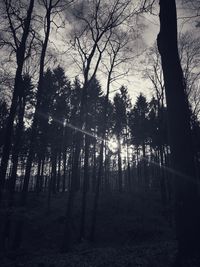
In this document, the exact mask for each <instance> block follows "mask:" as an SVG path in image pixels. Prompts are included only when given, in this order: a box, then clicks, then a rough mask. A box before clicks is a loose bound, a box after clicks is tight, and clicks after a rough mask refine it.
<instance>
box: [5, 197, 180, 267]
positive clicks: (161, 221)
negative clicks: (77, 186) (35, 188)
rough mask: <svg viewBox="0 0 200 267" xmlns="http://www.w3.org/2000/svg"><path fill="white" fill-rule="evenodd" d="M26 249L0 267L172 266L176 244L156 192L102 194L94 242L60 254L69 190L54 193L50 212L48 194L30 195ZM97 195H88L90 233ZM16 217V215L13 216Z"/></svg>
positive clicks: (76, 214) (75, 227)
mask: <svg viewBox="0 0 200 267" xmlns="http://www.w3.org/2000/svg"><path fill="white" fill-rule="evenodd" d="M29 195H30V196H29V205H28V208H27V211H26V223H25V227H24V235H23V243H22V247H21V248H20V249H19V250H18V251H17V252H8V253H7V254H5V255H4V256H3V257H1V260H0V266H1V267H7V266H8V267H23V266H24V267H67V266H69V267H72V266H74V267H76V266H77V267H78V266H81V267H103V266H116V267H117V266H119V267H120V266H122V267H123V266H132V267H139V266H140V267H143V266H144V267H168V266H172V263H173V261H174V258H175V254H176V250H177V245H176V240H175V234H174V229H173V227H172V226H171V225H170V223H169V221H168V220H167V219H166V218H165V217H164V216H163V213H162V208H161V204H160V202H161V201H160V195H159V193H156V192H143V193H141V192H134V193H132V194H130V193H127V192H126V193H123V194H119V193H112V194H109V196H108V195H107V196H106V195H101V199H100V205H99V211H98V217H97V228H96V235H95V242H94V243H90V242H88V241H86V240H84V241H83V242H82V243H81V244H77V242H74V245H73V248H72V250H71V251H70V252H68V253H67V254H64V253H60V251H59V248H60V245H61V242H62V236H63V231H64V222H65V216H64V214H65V210H66V203H67V193H64V194H63V193H59V194H56V195H52V200H51V208H50V212H47V195H46V194H44V193H42V194H41V195H40V196H37V195H36V194H35V193H30V194H29ZM92 202H93V195H92V194H90V195H89V196H88V211H87V221H86V232H87V233H88V232H89V230H90V221H91V209H92ZM80 203H81V196H80V195H78V196H77V198H76V202H75V212H74V218H73V219H74V220H73V221H74V223H73V236H74V241H76V239H77V238H78V233H79V228H80V206H81V205H80ZM15 219H17V216H15Z"/></svg>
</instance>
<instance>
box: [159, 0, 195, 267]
mask: <svg viewBox="0 0 200 267" xmlns="http://www.w3.org/2000/svg"><path fill="white" fill-rule="evenodd" d="M157 43H158V50H159V53H160V55H161V60H162V69H163V75H164V82H165V92H166V102H167V110H168V123H169V142H170V148H171V159H172V164H173V170H174V186H175V219H176V233H177V239H178V257H177V261H179V265H180V266H182V265H181V261H183V260H184V259H188V258H189V257H190V256H191V255H192V253H194V252H195V251H199V248H200V246H199V240H200V238H199V237H200V236H199V197H198V186H197V180H196V173H195V163H194V151H193V144H192V136H191V129H190V115H189V107H188V101H187V98H186V95H185V83H184V77H183V71H182V68H181V64H180V58H179V54H178V44H177V15H176V3H175V0H170V1H167V2H166V1H165V0H161V1H160V32H159V34H158V38H157ZM183 150H184V153H183Z"/></svg>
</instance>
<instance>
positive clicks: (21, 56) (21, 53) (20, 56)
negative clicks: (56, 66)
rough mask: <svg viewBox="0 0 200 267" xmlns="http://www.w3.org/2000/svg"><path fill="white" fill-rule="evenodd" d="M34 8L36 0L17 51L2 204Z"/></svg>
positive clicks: (0, 181)
mask: <svg viewBox="0 0 200 267" xmlns="http://www.w3.org/2000/svg"><path fill="white" fill-rule="evenodd" d="M33 7H34V0H30V4H29V8H28V11H27V16H26V19H25V20H24V31H23V34H22V38H21V43H20V46H19V47H18V49H17V53H16V57H17V70H16V74H15V83H14V92H13V97H12V103H11V107H10V112H9V116H8V120H7V125H6V130H5V141H4V146H3V153H2V158H1V167H0V202H1V198H2V191H3V189H4V184H5V177H6V171H7V167H8V161H9V155H10V148H11V142H12V134H13V123H14V119H15V115H16V110H17V106H18V97H19V95H20V91H21V86H22V70H23V66H24V60H25V53H26V42H27V38H28V35H29V29H30V23H31V17H32V11H33Z"/></svg>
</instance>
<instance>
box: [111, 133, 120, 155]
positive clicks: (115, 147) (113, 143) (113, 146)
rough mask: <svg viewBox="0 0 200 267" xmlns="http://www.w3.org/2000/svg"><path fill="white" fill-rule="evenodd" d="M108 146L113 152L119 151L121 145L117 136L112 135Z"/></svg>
mask: <svg viewBox="0 0 200 267" xmlns="http://www.w3.org/2000/svg"><path fill="white" fill-rule="evenodd" d="M108 147H109V149H110V150H111V151H112V152H114V153H115V152H117V150H118V148H119V145H118V141H117V139H116V138H114V137H112V138H110V139H109V141H108Z"/></svg>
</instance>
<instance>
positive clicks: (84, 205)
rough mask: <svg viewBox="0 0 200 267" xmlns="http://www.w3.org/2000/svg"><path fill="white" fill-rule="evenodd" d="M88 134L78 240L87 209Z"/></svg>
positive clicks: (82, 232)
mask: <svg viewBox="0 0 200 267" xmlns="http://www.w3.org/2000/svg"><path fill="white" fill-rule="evenodd" d="M89 144H90V142H89V136H87V135H86V136H85V157H84V177H83V192H82V203H81V204H82V207H81V224H80V236H79V241H81V240H82V239H83V238H85V214H86V209H87V192H88V187H89V172H88V160H89Z"/></svg>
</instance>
